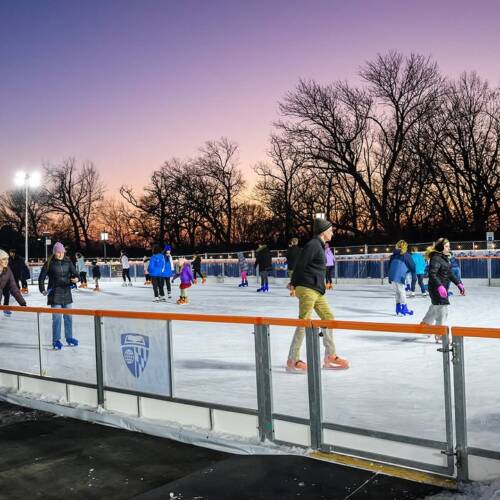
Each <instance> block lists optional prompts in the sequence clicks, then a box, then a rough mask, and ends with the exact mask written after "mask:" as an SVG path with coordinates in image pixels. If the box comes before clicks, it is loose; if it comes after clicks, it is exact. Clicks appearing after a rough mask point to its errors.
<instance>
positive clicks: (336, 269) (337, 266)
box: [333, 260, 339, 284]
mask: <svg viewBox="0 0 500 500" xmlns="http://www.w3.org/2000/svg"><path fill="white" fill-rule="evenodd" d="M333 270H334V272H335V284H337V283H338V281H339V261H338V260H335V267H334V268H333Z"/></svg>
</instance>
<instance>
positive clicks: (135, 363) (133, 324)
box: [102, 317, 170, 396]
mask: <svg viewBox="0 0 500 500" xmlns="http://www.w3.org/2000/svg"><path fill="white" fill-rule="evenodd" d="M102 350H103V371H104V385H105V386H106V387H109V388H111V387H113V388H117V389H128V390H130V391H138V392H146V393H148V394H158V395H162V396H170V360H169V348H168V335H167V322H166V321H164V320H161V321H160V320H149V319H131V318H106V317H105V318H103V320H102Z"/></svg>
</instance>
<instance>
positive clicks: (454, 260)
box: [450, 254, 460, 269]
mask: <svg viewBox="0 0 500 500" xmlns="http://www.w3.org/2000/svg"><path fill="white" fill-rule="evenodd" d="M450 266H451V268H452V269H460V264H459V262H458V259H457V258H456V257H455V256H454V255H453V254H450Z"/></svg>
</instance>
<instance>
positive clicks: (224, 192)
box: [193, 137, 245, 245]
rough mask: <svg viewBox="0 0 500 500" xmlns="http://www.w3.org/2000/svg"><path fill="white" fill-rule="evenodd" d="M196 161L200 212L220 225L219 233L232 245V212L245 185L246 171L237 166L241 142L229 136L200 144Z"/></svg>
mask: <svg viewBox="0 0 500 500" xmlns="http://www.w3.org/2000/svg"><path fill="white" fill-rule="evenodd" d="M195 164H196V167H197V175H198V176H199V180H200V181H201V184H200V185H199V189H198V190H196V191H195V193H194V194H196V195H197V196H198V198H197V199H196V198H193V200H194V201H195V203H196V206H197V208H198V209H199V211H200V215H202V217H203V218H205V219H206V220H207V222H208V223H209V225H211V226H212V227H213V228H214V229H215V228H216V229H217V231H216V237H218V238H220V240H221V241H222V242H224V243H225V244H227V245H230V244H231V239H232V232H233V222H234V221H233V212H234V209H235V207H236V205H237V200H238V197H239V196H240V194H241V192H242V191H243V189H244V187H245V181H244V179H243V175H242V173H241V170H240V169H239V168H238V145H237V144H236V143H234V142H232V141H230V140H229V139H228V138H226V137H222V138H221V139H219V140H218V141H207V142H206V143H205V146H204V147H202V148H200V156H199V157H198V158H197V159H196V160H195Z"/></svg>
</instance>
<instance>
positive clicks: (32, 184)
mask: <svg viewBox="0 0 500 500" xmlns="http://www.w3.org/2000/svg"><path fill="white" fill-rule="evenodd" d="M41 182H42V176H41V175H40V172H32V173H31V174H28V173H26V172H17V173H16V175H15V177H14V184H15V185H16V186H17V187H24V188H25V190H26V212H25V214H24V218H25V223H26V224H25V230H24V258H25V261H26V265H28V227H29V224H28V204H29V189H30V188H37V187H38V186H40V184H41Z"/></svg>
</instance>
